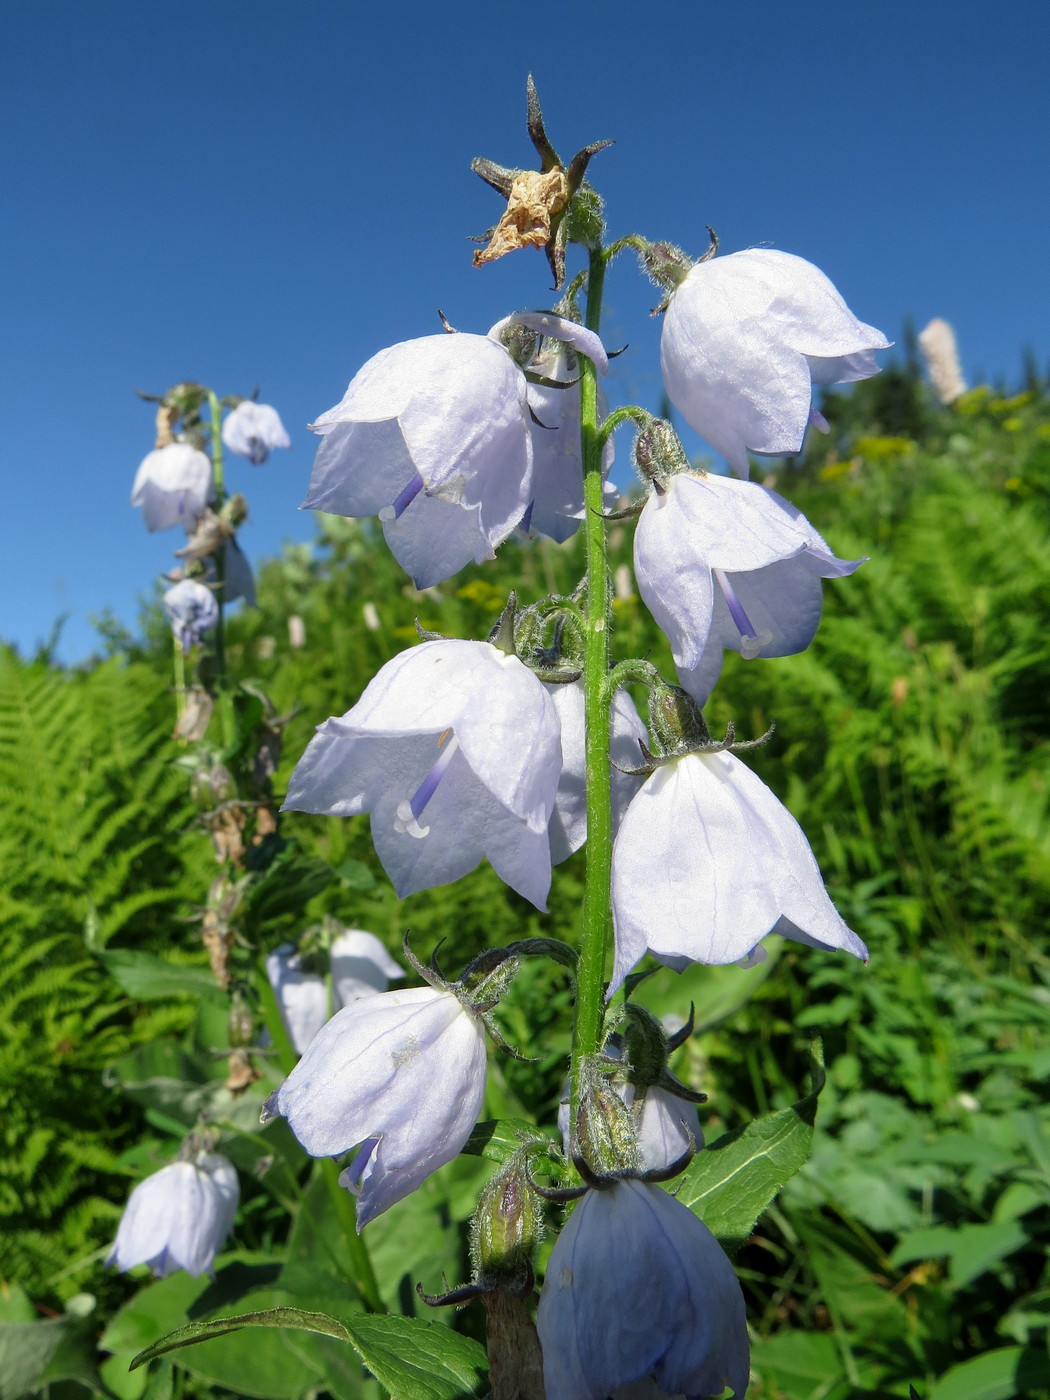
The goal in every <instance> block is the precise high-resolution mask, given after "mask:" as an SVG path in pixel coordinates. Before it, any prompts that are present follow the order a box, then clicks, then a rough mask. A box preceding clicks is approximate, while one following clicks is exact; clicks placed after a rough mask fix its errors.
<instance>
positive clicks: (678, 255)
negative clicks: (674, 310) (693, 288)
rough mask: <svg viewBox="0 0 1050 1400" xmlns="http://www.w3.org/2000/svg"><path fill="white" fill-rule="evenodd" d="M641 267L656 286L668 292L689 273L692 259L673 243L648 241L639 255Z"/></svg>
mask: <svg viewBox="0 0 1050 1400" xmlns="http://www.w3.org/2000/svg"><path fill="white" fill-rule="evenodd" d="M641 261H642V267H643V268H644V270H645V272H646V273H647V274H648V275H649V277H651V278H652V280H653V281H654V282H655V283H656V285H657V286H658V287H663V288H664V289H665V290H666V291H668V292H673V291H674V289H675V288H676V287H678V286H680V285H681V284H682V283H683V282H684V281H685V279H686V278H687V277H688V275H689V269H690V268H691V267H692V266H693V260H692V258H691V257H689V256H688V254H686V253H683V252H682V250H681V248H676V247H675V245H674V244H673V243H650V244H649V245H648V246H647V247H646V249H645V251H644V252H643V253H642V255H641Z"/></svg>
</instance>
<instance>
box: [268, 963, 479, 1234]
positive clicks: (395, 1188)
mask: <svg viewBox="0 0 1050 1400" xmlns="http://www.w3.org/2000/svg"><path fill="white" fill-rule="evenodd" d="M484 1098H485V1034H484V1031H483V1029H482V1026H481V1023H480V1021H479V1020H477V1019H476V1018H475V1017H474V1016H472V1015H471V1014H470V1013H469V1012H468V1011H467V1010H466V1009H465V1008H464V1007H463V1005H462V1004H461V1002H460V1001H459V1000H458V999H457V998H456V997H455V996H453V995H452V994H451V993H450V992H439V991H434V990H433V989H432V988H430V987H411V988H408V989H406V990H404V991H396V992H382V993H379V994H378V995H376V996H370V997H362V998H361V999H360V1000H358V1001H355V1002H354V1003H353V1004H352V1005H350V1006H347V1007H344V1008H343V1010H342V1011H338V1012H337V1013H336V1014H335V1015H334V1016H333V1017H332V1019H331V1020H330V1021H328V1022H327V1023H326V1025H325V1026H324V1027H323V1028H322V1029H321V1031H320V1032H319V1033H318V1034H317V1035H316V1036H315V1037H314V1039H313V1041H312V1042H311V1044H310V1048H309V1049H308V1050H307V1052H306V1054H305V1055H304V1056H303V1058H302V1059H301V1060H300V1061H299V1063H298V1064H297V1065H296V1067H295V1069H294V1070H293V1071H292V1073H291V1074H290V1075H289V1076H288V1078H287V1079H286V1080H285V1082H284V1084H282V1086H281V1087H280V1089H278V1090H277V1091H276V1092H275V1093H274V1094H273V1095H271V1097H270V1099H269V1100H268V1102H267V1106H266V1113H265V1115H264V1121H265V1119H266V1118H269V1117H273V1116H274V1115H276V1114H280V1115H282V1116H283V1117H285V1118H287V1119H288V1123H289V1126H290V1127H291V1129H292V1132H293V1133H294V1134H295V1135H296V1137H297V1138H298V1139H299V1141H300V1142H301V1143H302V1145H303V1146H304V1147H305V1148H306V1150H307V1152H309V1153H310V1154H311V1156H314V1157H336V1156H339V1155H340V1154H341V1153H343V1152H348V1151H349V1150H350V1148H352V1147H357V1148H358V1149H359V1150H358V1152H357V1154H356V1156H355V1157H354V1160H353V1162H352V1163H351V1165H350V1166H349V1167H348V1168H347V1170H346V1171H345V1172H344V1173H343V1175H342V1176H341V1177H340V1181H341V1183H342V1184H343V1185H344V1186H347V1187H348V1188H349V1189H350V1190H352V1191H353V1192H354V1193H355V1194H356V1195H357V1196H358V1197H359V1199H358V1205H357V1220H358V1228H359V1229H360V1228H362V1227H363V1226H364V1225H366V1224H367V1223H368V1221H369V1220H372V1219H373V1218H374V1217H375V1216H377V1215H379V1214H381V1212H383V1211H384V1210H387V1209H388V1208H389V1207H390V1206H392V1205H393V1204H394V1202H395V1201H400V1200H401V1199H402V1198H403V1197H404V1196H407V1195H408V1194H409V1193H410V1192H411V1191H414V1190H415V1189H416V1187H417V1186H418V1185H419V1183H420V1182H421V1181H423V1180H424V1178H425V1177H428V1176H429V1175H430V1173H431V1172H434V1171H437V1169H438V1167H442V1166H444V1165H445V1163H446V1162H451V1160H452V1159H453V1157H455V1156H456V1155H457V1154H458V1152H459V1150H460V1148H461V1147H462V1146H463V1144H464V1142H466V1140H467V1138H468V1137H469V1136H470V1132H471V1130H472V1129H473V1127H474V1125H475V1123H476V1122H477V1120H478V1118H479V1116H480V1114H481V1106H482V1103H483V1101H484Z"/></svg>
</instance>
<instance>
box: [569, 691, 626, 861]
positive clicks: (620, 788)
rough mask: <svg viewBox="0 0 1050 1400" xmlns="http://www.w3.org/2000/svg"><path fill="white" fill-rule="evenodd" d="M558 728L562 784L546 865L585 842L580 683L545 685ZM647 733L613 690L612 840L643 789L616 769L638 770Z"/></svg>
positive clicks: (619, 693)
mask: <svg viewBox="0 0 1050 1400" xmlns="http://www.w3.org/2000/svg"><path fill="white" fill-rule="evenodd" d="M546 689H547V690H548V691H549V692H550V695H551V698H552V699H553V701H554V708H555V709H556V710H557V712H558V719H559V721H560V723H561V754H562V769H561V778H560V779H559V781H558V795H557V797H556V798H555V802H554V812H553V814H552V816H551V824H550V832H549V835H550V847H551V864H552V865H559V864H560V863H561V862H562V861H563V860H568V858H569V856H571V855H572V853H573V852H574V851H578V850H579V849H580V847H581V846H582V845H583V843H584V841H586V839H587V781H586V772H585V769H586V746H585V733H584V695H583V685H582V684H581V683H580V682H579V681H570V682H568V683H567V684H562V685H548V686H547V687H546ZM648 738H649V733H648V730H647V729H646V727H645V725H644V724H643V723H642V720H641V716H640V715H639V714H638V711H637V710H636V709H635V706H634V701H633V700H632V699H631V697H630V696H629V695H628V694H627V692H626V691H625V690H618V691H617V692H616V694H615V695H614V696H613V702H612V728H611V731H610V739H609V757H610V758H611V760H612V764H613V767H612V770H611V777H612V814H613V835H615V834H616V830H617V827H618V826H619V824H620V821H621V819H622V817H623V814H624V812H626V810H627V804H628V803H629V802H630V800H631V798H632V797H633V796H634V794H635V793H636V792H637V791H638V789H639V788H640V787H641V785H642V779H641V778H637V777H631V775H630V774H629V773H624V772H622V771H621V769H624V768H637V767H638V765H639V763H640V762H641V749H640V748H639V747H638V745H639V742H642V743H645V742H647V741H648Z"/></svg>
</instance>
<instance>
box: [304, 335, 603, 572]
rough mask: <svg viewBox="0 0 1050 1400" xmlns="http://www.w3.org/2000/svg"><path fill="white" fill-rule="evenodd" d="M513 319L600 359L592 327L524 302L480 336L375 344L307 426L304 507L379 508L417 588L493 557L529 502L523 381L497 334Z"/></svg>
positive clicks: (341, 511)
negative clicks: (311, 446) (338, 396)
mask: <svg viewBox="0 0 1050 1400" xmlns="http://www.w3.org/2000/svg"><path fill="white" fill-rule="evenodd" d="M512 323H513V324H516V325H524V326H526V327H528V328H529V329H533V330H537V331H539V332H540V333H541V334H548V335H557V336H558V337H559V338H560V339H564V340H566V341H568V342H570V343H571V344H573V345H574V346H576V348H578V349H580V350H582V351H583V352H584V353H586V354H588V355H590V356H591V358H592V359H594V360H595V363H597V364H599V367H601V368H602V369H603V372H604V369H605V368H607V367H608V361H607V359H606V357H605V352H604V350H603V349H602V345H601V341H600V340H599V339H598V337H597V336H596V335H595V334H594V333H593V332H592V331H588V330H586V329H585V328H584V327H582V326H578V325H576V324H575V322H572V321H567V320H564V319H563V318H561V317H558V316H554V315H551V314H547V313H539V312H534V313H530V312H522V313H519V314H517V315H516V316H513V317H508V318H507V319H506V320H505V321H501V322H499V323H498V324H497V325H496V326H493V328H492V330H491V331H490V332H489V334H488V335H487V336H481V335H469V334H458V333H457V334H452V335H447V334H446V335H431V336H423V337H422V338H421V339H419V340H407V341H402V342H401V344H399V345H394V346H391V347H390V348H389V349H387V350H381V351H380V352H379V354H378V355H373V357H372V358H371V359H370V360H369V361H368V363H367V364H365V365H364V366H363V367H362V368H361V369H360V370H359V371H358V373H357V374H356V375H355V376H354V378H353V379H352V380H351V382H350V385H349V387H348V389H347V391H346V393H345V394H344V396H343V398H342V400H341V402H340V403H338V404H337V405H336V406H335V408H332V409H329V411H328V412H327V413H323V414H322V415H321V416H320V418H318V420H317V422H316V423H314V424H313V425H312V427H313V429H314V431H315V432H318V433H320V434H321V435H322V437H323V441H322V443H321V446H320V447H319V448H318V451H317V457H316V459H315V461H314V469H313V475H312V476H311V478H310V488H309V491H308V493H307V497H306V500H305V501H304V502H303V508H304V509H309V510H323V511H329V512H331V513H333V514H335V515H348V516H367V515H378V516H379V518H380V520H381V521H382V522H383V533H384V535H385V536H386V540H387V544H388V545H389V546H390V549H391V551H392V553H393V554H394V557H395V558H396V559H397V560H398V562H399V563H400V564H401V565H402V566H403V567H404V568H405V569H406V570H407V571H408V572H409V573H410V574H411V575H412V577H413V579H414V580H415V583H416V586H417V588H427V587H430V586H432V585H433V584H436V583H441V582H442V581H443V580H444V579H446V578H449V577H450V576H451V575H452V574H454V573H455V572H456V571H457V570H458V569H460V568H462V567H463V565H464V564H466V563H468V562H469V561H470V560H475V561H476V562H478V563H480V562H481V561H482V560H484V559H491V558H492V557H493V554H494V551H495V549H496V546H497V545H498V544H500V543H501V542H502V541H503V540H505V539H506V538H507V536H508V535H509V534H510V533H511V531H512V530H513V529H514V528H515V527H516V526H517V525H518V524H519V522H520V521H521V520H522V519H523V517H525V516H526V514H527V512H528V509H529V507H530V505H531V504H532V501H533V438H532V431H531V419H530V415H529V403H528V389H529V386H528V383H527V381H526V379H525V375H524V373H523V372H522V370H521V369H520V368H519V366H518V365H517V364H516V363H515V362H514V360H513V359H512V358H511V356H510V354H509V353H508V352H507V350H506V349H504V347H503V345H502V344H501V343H500V341H499V335H500V333H501V332H502V331H503V330H505V329H506V328H507V327H508V326H509V325H510V324H512Z"/></svg>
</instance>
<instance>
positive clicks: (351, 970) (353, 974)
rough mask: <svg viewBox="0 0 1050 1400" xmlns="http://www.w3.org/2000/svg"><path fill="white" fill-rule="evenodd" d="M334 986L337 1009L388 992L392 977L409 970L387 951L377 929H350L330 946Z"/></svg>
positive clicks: (402, 975)
mask: <svg viewBox="0 0 1050 1400" xmlns="http://www.w3.org/2000/svg"><path fill="white" fill-rule="evenodd" d="M330 956H331V960H332V987H333V990H334V995H335V1004H336V1009H338V1008H339V1007H341V1006H349V1005H350V1003H351V1002H354V1001H358V1000H359V999H360V998H361V997H364V996H372V995H373V994H374V993H376V992H385V991H386V989H387V983H388V980H389V979H390V978H392V977H393V978H397V977H404V975H405V970H404V968H403V967H401V965H400V964H399V963H396V962H395V961H394V959H393V958H392V957H391V956H390V954H389V953H388V952H387V950H386V948H385V947H384V946H383V944H382V943H381V942H380V941H379V939H378V938H377V937H376V936H375V934H374V933H366V932H365V931H364V929H358V928H354V929H347V930H346V931H345V932H344V933H341V934H340V935H339V937H338V938H337V939H336V940H335V941H334V943H333V944H332V947H331V950H330Z"/></svg>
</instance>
